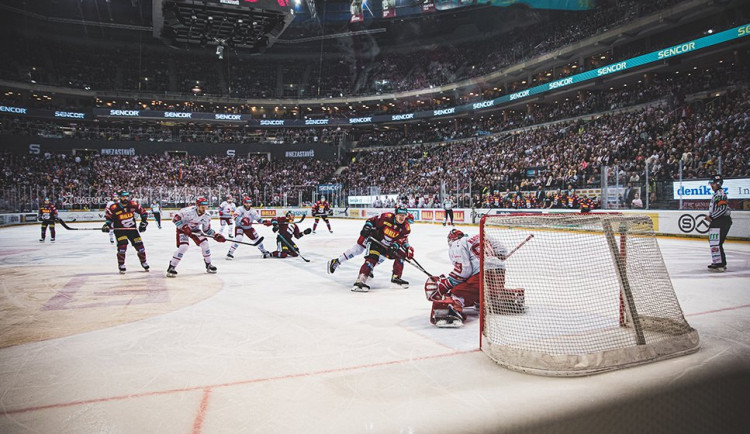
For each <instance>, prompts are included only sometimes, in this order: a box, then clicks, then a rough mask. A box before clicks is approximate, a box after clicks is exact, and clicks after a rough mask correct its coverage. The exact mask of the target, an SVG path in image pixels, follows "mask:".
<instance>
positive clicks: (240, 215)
mask: <svg viewBox="0 0 750 434" xmlns="http://www.w3.org/2000/svg"><path fill="white" fill-rule="evenodd" d="M253 223H263V224H264V225H266V226H271V221H270V220H263V219H262V218H261V217H260V215H258V212H257V211H256V210H254V209H253V208H252V200H251V199H250V198H249V197H247V196H245V197H243V198H242V205H240V207H239V208H237V209H236V210H235V211H234V240H236V241H242V238H243V236H245V235H247V236H248V237H249V238H250V241H251V242H253V243H257V244H256V245H257V246H258V250H260V252H261V253H262V254H263V257H264V258H268V257H269V256H271V252H269V251H268V250H266V248H265V247H263V237H259V236H258V232H256V230H255V228H253ZM239 246H240V245H239V244H237V243H233V244H232V246H231V247H230V248H229V252H228V253H227V260H232V259H234V252H235V250H237V247H239Z"/></svg>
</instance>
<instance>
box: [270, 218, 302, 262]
mask: <svg viewBox="0 0 750 434" xmlns="http://www.w3.org/2000/svg"><path fill="white" fill-rule="evenodd" d="M271 224H272V225H273V228H272V230H273V231H274V232H278V235H277V236H276V251H275V252H273V253H271V256H273V257H274V258H286V257H287V256H298V255H299V247H297V244H295V242H294V238H296V239H300V238H302V237H303V236H305V235H310V232H312V229H310V228H307V229H305V230H304V231H300V230H299V227H298V226H297V225H296V224H295V223H294V213H293V212H291V211H287V212H286V214H284V217H276V218H273V219H271ZM264 257H265V255H264Z"/></svg>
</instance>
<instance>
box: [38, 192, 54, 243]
mask: <svg viewBox="0 0 750 434" xmlns="http://www.w3.org/2000/svg"><path fill="white" fill-rule="evenodd" d="M38 218H39V221H40V222H42V237H41V238H39V242H40V243H43V242H44V238H46V237H47V226H49V235H50V239H49V240H50V241H52V242H54V241H55V219H57V208H56V207H55V205H54V204H53V203H52V202H50V200H49V198H48V197H45V198H44V201H43V202H42V204H41V205H39V215H38Z"/></svg>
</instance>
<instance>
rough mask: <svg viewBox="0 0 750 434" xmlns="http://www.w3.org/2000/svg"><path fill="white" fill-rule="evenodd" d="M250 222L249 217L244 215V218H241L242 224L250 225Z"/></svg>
mask: <svg viewBox="0 0 750 434" xmlns="http://www.w3.org/2000/svg"><path fill="white" fill-rule="evenodd" d="M250 224H251V222H250V219H249V218H247V217H242V220H240V226H250Z"/></svg>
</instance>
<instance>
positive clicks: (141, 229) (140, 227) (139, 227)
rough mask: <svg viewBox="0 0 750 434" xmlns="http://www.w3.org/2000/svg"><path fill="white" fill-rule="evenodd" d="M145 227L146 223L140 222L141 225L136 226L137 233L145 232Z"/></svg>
mask: <svg viewBox="0 0 750 434" xmlns="http://www.w3.org/2000/svg"><path fill="white" fill-rule="evenodd" d="M146 226H148V222H146V221H142V222H141V224H139V225H138V232H146Z"/></svg>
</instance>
